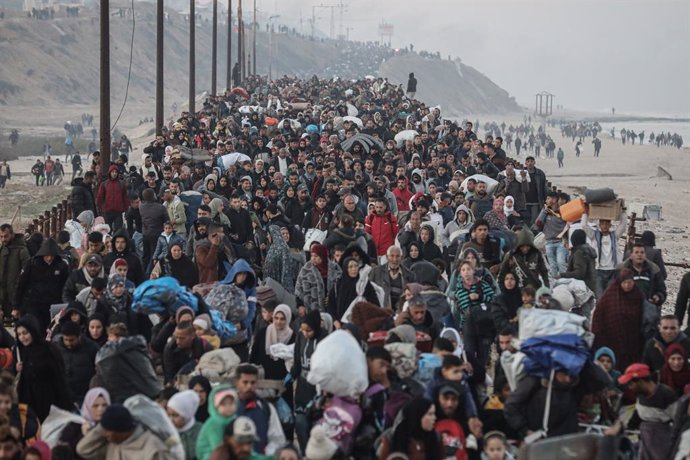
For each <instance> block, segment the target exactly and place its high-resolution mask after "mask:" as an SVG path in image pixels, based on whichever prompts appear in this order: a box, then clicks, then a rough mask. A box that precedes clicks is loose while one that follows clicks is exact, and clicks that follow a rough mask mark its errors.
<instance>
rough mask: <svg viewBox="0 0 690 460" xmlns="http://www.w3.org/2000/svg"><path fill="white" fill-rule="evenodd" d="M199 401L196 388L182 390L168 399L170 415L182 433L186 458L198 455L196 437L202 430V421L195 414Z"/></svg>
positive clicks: (178, 430) (176, 427)
mask: <svg viewBox="0 0 690 460" xmlns="http://www.w3.org/2000/svg"><path fill="white" fill-rule="evenodd" d="M199 402H200V400H199V396H198V395H197V394H196V392H195V391H194V390H184V391H180V392H179V393H175V394H174V395H173V396H172V397H171V398H170V399H169V400H168V406H167V411H168V417H170V421H172V424H173V425H174V426H175V429H177V432H178V433H179V435H180V440H181V441H182V447H183V448H184V452H185V458H188V459H193V458H195V457H196V439H197V437H198V436H199V431H201V423H200V422H198V421H197V420H196V418H195V417H194V415H195V414H196V411H197V409H198V408H199Z"/></svg>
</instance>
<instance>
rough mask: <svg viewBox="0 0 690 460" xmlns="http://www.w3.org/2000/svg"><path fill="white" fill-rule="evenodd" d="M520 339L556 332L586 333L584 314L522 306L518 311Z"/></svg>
mask: <svg viewBox="0 0 690 460" xmlns="http://www.w3.org/2000/svg"><path fill="white" fill-rule="evenodd" d="M518 317H519V320H518V321H519V324H520V340H527V339H529V338H532V337H544V336H548V335H556V334H575V335H579V336H584V335H585V328H584V323H585V321H586V320H587V318H585V317H584V316H580V315H576V314H574V313H568V312H565V311H560V310H544V309H542V308H521V309H520V310H519V312H518Z"/></svg>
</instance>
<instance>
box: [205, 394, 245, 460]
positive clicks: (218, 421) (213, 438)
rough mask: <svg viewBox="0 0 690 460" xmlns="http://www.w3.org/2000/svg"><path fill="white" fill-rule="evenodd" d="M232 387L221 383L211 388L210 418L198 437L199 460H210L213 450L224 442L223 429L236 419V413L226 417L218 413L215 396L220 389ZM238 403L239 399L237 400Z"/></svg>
mask: <svg viewBox="0 0 690 460" xmlns="http://www.w3.org/2000/svg"><path fill="white" fill-rule="evenodd" d="M231 388H232V387H231V386H230V385H227V384H221V385H218V386H217V387H215V388H213V390H211V393H210V394H209V395H208V398H206V399H207V401H208V419H207V420H206V421H205V422H204V424H203V425H202V427H201V431H199V436H198V437H197V439H196V457H197V459H198V460H208V459H209V458H210V456H211V452H213V450H214V449H215V448H216V447H218V446H220V445H221V444H222V443H223V431H224V430H225V427H226V426H228V425H229V424H230V423H232V422H233V421H234V420H235V417H236V416H237V415H236V414H234V415H231V416H229V417H224V416H222V415H220V414H219V413H218V410H217V409H216V406H215V404H214V396H215V395H216V393H218V392H219V391H223V390H228V389H231ZM235 403H238V401H235Z"/></svg>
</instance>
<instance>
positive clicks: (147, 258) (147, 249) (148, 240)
mask: <svg viewBox="0 0 690 460" xmlns="http://www.w3.org/2000/svg"><path fill="white" fill-rule="evenodd" d="M156 244H158V235H156V236H146V235H144V257H142V262H143V266H144V267H148V266H149V263H150V262H151V256H153V251H155V250H156Z"/></svg>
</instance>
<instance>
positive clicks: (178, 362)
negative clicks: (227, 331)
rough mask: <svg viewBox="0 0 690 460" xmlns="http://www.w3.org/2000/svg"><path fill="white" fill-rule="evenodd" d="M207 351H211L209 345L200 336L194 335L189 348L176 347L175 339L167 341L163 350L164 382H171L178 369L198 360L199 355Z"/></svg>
mask: <svg viewBox="0 0 690 460" xmlns="http://www.w3.org/2000/svg"><path fill="white" fill-rule="evenodd" d="M207 351H211V345H209V343H208V342H207V341H206V340H204V339H202V338H200V337H194V340H193V341H192V345H191V346H190V348H188V349H185V350H182V349H180V348H178V346H177V342H176V341H175V340H171V341H169V342H168V344H167V345H166V346H165V349H164V350H163V376H164V377H165V382H166V383H170V382H173V381H174V380H175V377H176V376H177V373H178V372H179V371H180V370H182V369H183V368H185V367H186V366H187V365H188V364H189V363H190V362H192V361H193V362H198V361H199V359H200V358H201V355H203V354H204V353H206V352H207ZM190 370H191V369H190Z"/></svg>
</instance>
